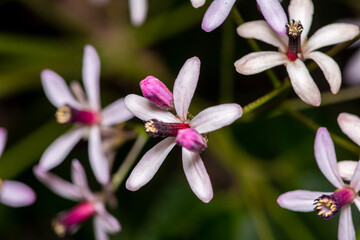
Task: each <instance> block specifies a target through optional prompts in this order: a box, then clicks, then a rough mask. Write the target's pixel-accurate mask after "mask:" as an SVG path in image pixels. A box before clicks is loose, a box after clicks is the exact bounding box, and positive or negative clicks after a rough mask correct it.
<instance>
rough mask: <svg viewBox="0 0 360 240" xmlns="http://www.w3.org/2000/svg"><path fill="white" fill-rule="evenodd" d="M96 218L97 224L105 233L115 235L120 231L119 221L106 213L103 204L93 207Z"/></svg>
mask: <svg viewBox="0 0 360 240" xmlns="http://www.w3.org/2000/svg"><path fill="white" fill-rule="evenodd" d="M95 208H96V212H97V216H99V223H100V224H101V226H102V229H104V230H105V231H106V232H107V233H116V232H119V231H120V230H121V226H120V223H119V221H118V220H117V219H116V218H114V216H112V215H111V214H110V213H109V212H108V211H106V209H105V206H104V204H103V203H99V204H97V205H96V206H95Z"/></svg>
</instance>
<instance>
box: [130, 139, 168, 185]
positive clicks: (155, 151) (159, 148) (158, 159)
mask: <svg viewBox="0 0 360 240" xmlns="http://www.w3.org/2000/svg"><path fill="white" fill-rule="evenodd" d="M174 146H175V138H174V137H168V138H165V139H164V140H162V141H161V142H159V143H158V144H156V145H155V146H154V147H153V148H151V149H150V150H149V151H147V153H145V155H144V156H143V157H142V158H141V159H140V161H139V162H138V164H137V165H136V167H135V168H134V169H133V170H132V172H131V174H130V176H129V178H128V179H127V181H126V188H127V189H129V190H131V191H136V190H138V189H139V188H141V187H142V186H144V185H145V184H146V183H148V182H149V181H150V180H151V179H152V178H153V176H154V175H155V173H156V172H157V170H158V169H159V168H160V166H161V164H162V163H163V161H164V160H165V158H166V156H167V155H168V154H169V152H170V151H171V149H173V147H174Z"/></svg>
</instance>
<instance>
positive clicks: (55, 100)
mask: <svg viewBox="0 0 360 240" xmlns="http://www.w3.org/2000/svg"><path fill="white" fill-rule="evenodd" d="M41 83H42V85H43V88H44V92H45V94H46V96H47V98H48V99H49V101H50V102H51V103H52V104H53V105H54V106H55V107H58V108H59V107H62V106H65V105H70V106H72V107H74V108H78V109H80V108H81V106H80V104H79V103H78V101H76V100H75V98H74V97H73V95H72V94H71V92H70V89H69V88H68V86H67V85H66V83H65V81H64V79H63V78H62V77H60V76H59V75H58V74H57V73H55V72H53V71H51V70H49V69H46V70H44V71H42V72H41Z"/></svg>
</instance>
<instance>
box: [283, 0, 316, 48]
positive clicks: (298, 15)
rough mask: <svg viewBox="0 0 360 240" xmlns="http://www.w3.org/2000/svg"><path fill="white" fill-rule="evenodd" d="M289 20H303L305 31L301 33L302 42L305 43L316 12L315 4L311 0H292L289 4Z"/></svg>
mask: <svg viewBox="0 0 360 240" xmlns="http://www.w3.org/2000/svg"><path fill="white" fill-rule="evenodd" d="M288 11H289V20H290V21H291V20H292V19H294V20H295V21H299V20H300V22H301V24H302V25H303V28H304V30H303V32H302V34H301V42H302V43H303V42H304V40H305V39H306V37H307V35H308V33H309V31H310V27H311V22H312V18H313V14H314V4H313V3H312V1H311V0H291V1H290V5H289V9H288Z"/></svg>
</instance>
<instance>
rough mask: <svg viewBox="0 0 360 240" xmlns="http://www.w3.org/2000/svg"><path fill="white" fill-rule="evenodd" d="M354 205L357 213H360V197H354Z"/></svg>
mask: <svg viewBox="0 0 360 240" xmlns="http://www.w3.org/2000/svg"><path fill="white" fill-rule="evenodd" d="M354 203H355V205H356V207H357V209H358V211H360V197H359V196H356V197H355V199H354Z"/></svg>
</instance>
